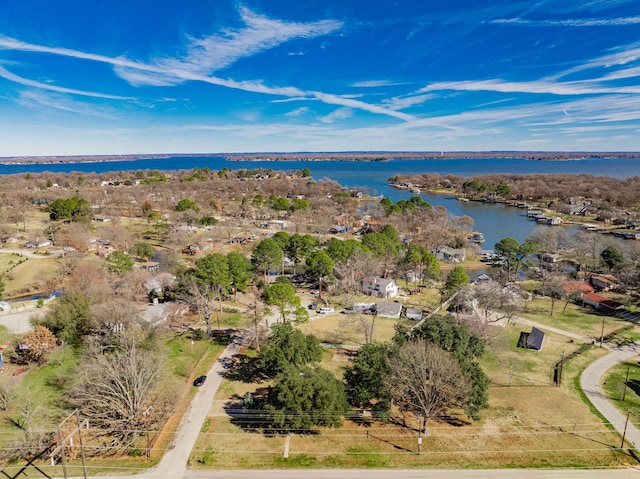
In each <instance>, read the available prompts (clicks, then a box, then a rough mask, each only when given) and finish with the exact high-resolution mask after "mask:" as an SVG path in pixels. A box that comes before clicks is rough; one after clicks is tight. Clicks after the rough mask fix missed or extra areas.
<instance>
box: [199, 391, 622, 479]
mask: <svg viewBox="0 0 640 479" xmlns="http://www.w3.org/2000/svg"><path fill="white" fill-rule="evenodd" d="M490 397H491V407H490V409H489V410H488V411H486V412H485V413H484V415H483V419H482V420H481V421H480V422H477V423H464V424H459V423H448V422H446V421H438V422H434V421H432V422H430V423H429V424H428V425H427V434H426V435H425V436H424V442H423V445H422V453H421V454H420V455H418V454H417V435H418V432H417V430H416V428H415V426H416V425H417V423H416V422H415V418H407V426H403V425H402V422H401V418H400V417H398V418H395V419H397V421H398V422H390V423H383V422H368V421H363V420H360V419H357V418H356V417H354V418H352V419H349V420H347V421H345V422H344V424H343V426H342V427H341V428H338V429H320V430H318V431H316V432H315V433H312V434H308V433H300V434H296V433H293V434H291V438H290V449H289V458H284V457H283V456H284V447H285V441H286V438H285V436H283V435H280V434H277V433H273V432H271V431H261V430H253V429H251V428H250V427H249V425H248V424H247V423H246V422H244V421H243V420H242V418H239V417H237V416H236V417H235V418H232V417H231V416H230V415H229V414H227V408H230V407H237V406H238V404H237V402H236V401H233V400H225V399H220V400H217V401H215V402H214V404H213V405H212V409H211V412H210V417H209V419H208V421H207V422H206V424H205V426H204V427H203V430H202V433H201V435H200V438H199V440H198V442H197V444H196V447H195V449H194V451H193V453H192V456H191V464H192V467H197V468H213V469H227V468H231V469H235V468H277V467H292V468H298V467H320V468H367V467H374V468H383V467H389V468H392V467H403V468H413V467H416V468H424V467H427V468H429V467H431V468H436V467H441V468H442V467H445V468H452V467H453V468H455V467H464V468H494V467H495V468H503V467H514V468H515V467H599V466H607V465H620V464H624V463H632V462H633V461H632V458H630V457H628V456H626V455H625V454H622V453H618V452H615V451H613V450H612V447H613V446H614V445H615V444H616V443H617V442H618V440H619V439H618V436H617V435H616V434H614V433H612V432H611V431H609V430H608V429H607V428H606V427H605V426H604V425H603V423H602V421H600V420H599V419H598V418H597V417H595V416H593V415H592V414H591V413H590V411H589V408H588V407H587V406H586V405H585V404H584V403H583V402H582V401H581V400H580V399H579V398H575V397H571V396H568V395H567V394H566V393H565V392H564V391H563V390H562V389H561V388H552V387H511V388H508V387H499V388H495V387H494V388H491V390H490ZM587 451H588V452H587Z"/></svg>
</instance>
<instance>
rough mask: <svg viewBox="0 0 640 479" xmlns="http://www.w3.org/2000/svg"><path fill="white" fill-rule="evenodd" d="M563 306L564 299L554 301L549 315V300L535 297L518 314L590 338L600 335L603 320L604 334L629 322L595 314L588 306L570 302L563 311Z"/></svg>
mask: <svg viewBox="0 0 640 479" xmlns="http://www.w3.org/2000/svg"><path fill="white" fill-rule="evenodd" d="M563 308H564V301H556V304H555V308H554V313H553V316H551V315H550V312H551V300H549V299H548V298H536V299H534V300H533V301H532V302H531V303H530V304H528V305H527V307H526V309H525V311H524V312H522V313H519V315H520V316H523V317H525V318H528V319H531V320H532V321H537V322H539V323H541V324H545V325H547V326H552V327H555V328H559V329H562V330H564V331H568V332H571V333H575V334H580V335H582V336H587V337H592V338H599V337H600V334H601V331H602V325H603V320H604V335H605V336H606V335H607V334H609V333H611V332H613V331H616V330H618V329H620V328H622V327H623V326H626V325H628V324H629V323H628V322H627V321H624V320H622V319H619V318H614V317H612V316H602V315H600V314H596V313H595V311H594V309H593V308H590V307H582V306H578V305H576V304H572V303H570V304H569V305H568V306H567V309H566V311H565V312H564V313H563V312H562V310H563Z"/></svg>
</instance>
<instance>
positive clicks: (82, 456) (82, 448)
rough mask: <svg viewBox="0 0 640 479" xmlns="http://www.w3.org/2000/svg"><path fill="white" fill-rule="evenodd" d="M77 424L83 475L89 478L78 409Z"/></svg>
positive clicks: (85, 478)
mask: <svg viewBox="0 0 640 479" xmlns="http://www.w3.org/2000/svg"><path fill="white" fill-rule="evenodd" d="M76 424H77V426H78V440H79V441H80V457H81V458H82V475H83V476H84V479H87V465H86V464H85V462H84V442H83V441H82V424H80V411H78V410H77V409H76Z"/></svg>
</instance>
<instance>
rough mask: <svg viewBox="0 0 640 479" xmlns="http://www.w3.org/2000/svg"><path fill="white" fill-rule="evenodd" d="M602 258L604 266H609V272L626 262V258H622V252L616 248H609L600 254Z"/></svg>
mask: <svg viewBox="0 0 640 479" xmlns="http://www.w3.org/2000/svg"><path fill="white" fill-rule="evenodd" d="M600 257H601V258H602V261H604V264H606V265H607V268H609V271H611V269H612V268H614V267H615V266H616V265H618V264H620V263H622V262H623V261H624V256H622V253H621V252H620V250H619V249H618V248H616V247H615V246H607V247H606V248H605V249H603V250H602V251H601V252H600Z"/></svg>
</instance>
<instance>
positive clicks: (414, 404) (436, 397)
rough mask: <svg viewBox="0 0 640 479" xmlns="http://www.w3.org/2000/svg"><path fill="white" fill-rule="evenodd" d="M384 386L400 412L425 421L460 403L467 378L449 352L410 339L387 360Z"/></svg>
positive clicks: (419, 340)
mask: <svg viewBox="0 0 640 479" xmlns="http://www.w3.org/2000/svg"><path fill="white" fill-rule="evenodd" d="M389 368H390V374H389V375H388V377H387V386H388V388H389V391H390V393H391V397H392V398H393V403H394V404H395V405H396V406H398V407H399V408H400V410H402V411H407V412H411V413H413V414H416V415H421V416H422V417H424V418H425V422H426V421H427V420H429V419H432V418H437V417H439V416H442V415H443V414H444V413H445V412H446V411H447V410H448V409H449V408H452V407H456V406H459V405H460V404H461V403H462V402H463V401H464V399H465V397H466V395H467V393H468V385H467V380H466V378H465V376H464V374H463V373H462V370H461V369H460V366H459V365H458V362H457V361H455V360H454V359H453V358H452V357H451V355H450V354H449V353H447V352H446V351H444V350H442V349H441V348H439V347H438V346H436V345H435V344H433V343H430V342H427V341H425V340H423V339H417V340H412V341H409V342H408V343H406V344H405V345H404V346H402V347H401V348H400V350H399V351H398V353H397V354H395V355H393V356H391V358H390V359H389Z"/></svg>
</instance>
